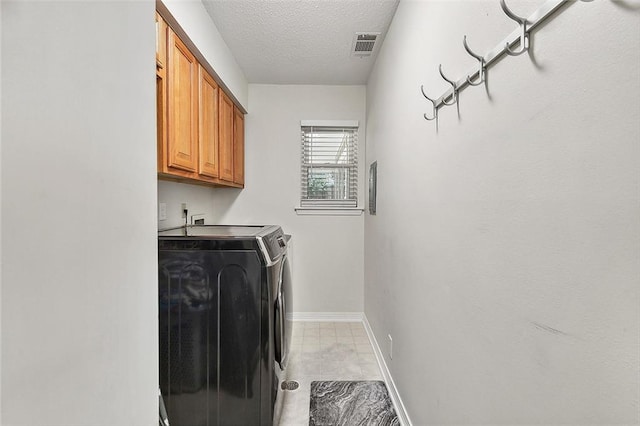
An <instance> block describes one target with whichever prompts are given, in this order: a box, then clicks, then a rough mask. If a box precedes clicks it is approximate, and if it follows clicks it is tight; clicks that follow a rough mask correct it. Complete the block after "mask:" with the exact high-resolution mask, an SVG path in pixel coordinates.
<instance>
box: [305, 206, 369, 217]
mask: <svg viewBox="0 0 640 426" xmlns="http://www.w3.org/2000/svg"><path fill="white" fill-rule="evenodd" d="M294 210H295V211H296V214H297V215H298V216H360V215H362V213H363V212H364V209H361V208H358V207H295V209H294Z"/></svg>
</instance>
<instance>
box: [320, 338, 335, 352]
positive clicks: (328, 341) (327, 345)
mask: <svg viewBox="0 0 640 426" xmlns="http://www.w3.org/2000/svg"><path fill="white" fill-rule="evenodd" d="M335 345H336V338H335V337H333V336H329V337H320V349H322V350H326V349H331V348H332V347H333V346H335Z"/></svg>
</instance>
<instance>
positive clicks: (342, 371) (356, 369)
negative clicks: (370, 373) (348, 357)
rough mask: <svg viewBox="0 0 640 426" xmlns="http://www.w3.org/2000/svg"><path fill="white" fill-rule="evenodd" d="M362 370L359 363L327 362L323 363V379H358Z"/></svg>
mask: <svg viewBox="0 0 640 426" xmlns="http://www.w3.org/2000/svg"><path fill="white" fill-rule="evenodd" d="M361 376H362V370H361V368H360V366H359V365H358V364H355V363H342V362H327V363H325V364H324V365H323V372H322V379H323V380H358V379H359V378H360V377H361Z"/></svg>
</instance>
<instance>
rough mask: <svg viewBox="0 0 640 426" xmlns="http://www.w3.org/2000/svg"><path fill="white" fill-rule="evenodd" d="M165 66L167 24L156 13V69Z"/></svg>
mask: <svg viewBox="0 0 640 426" xmlns="http://www.w3.org/2000/svg"><path fill="white" fill-rule="evenodd" d="M166 66H167V23H166V22H165V21H164V19H162V16H160V14H159V13H158V12H156V67H157V68H160V69H162V68H165V67H166Z"/></svg>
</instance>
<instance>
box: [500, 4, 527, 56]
mask: <svg viewBox="0 0 640 426" xmlns="http://www.w3.org/2000/svg"><path fill="white" fill-rule="evenodd" d="M500 6H501V7H502V11H503V12H504V13H505V14H506V15H507V16H508V17H509V18H511V19H513V20H514V21H516V22H517V23H518V24H519V25H520V30H521V33H520V49H519V50H511V48H510V47H509V43H507V45H506V52H507V54H509V55H511V56H518V55H521V54H523V53H524V52H526V51H527V50H529V32H528V31H527V20H526V19H524V18H521V17H519V16H518V15H516V14H515V13H513V12H512V11H511V10H509V8H508V7H507V4H506V3H505V2H504V0H500Z"/></svg>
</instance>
